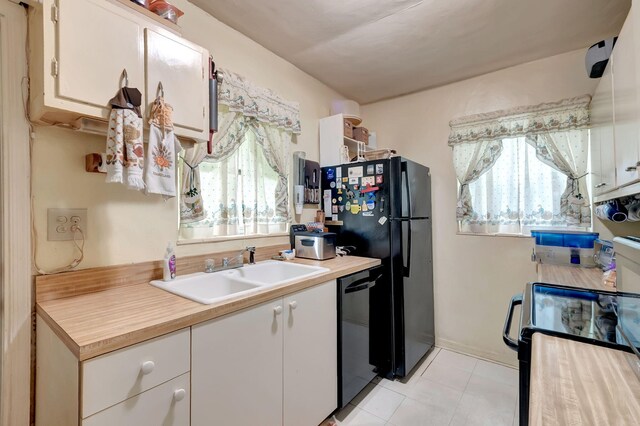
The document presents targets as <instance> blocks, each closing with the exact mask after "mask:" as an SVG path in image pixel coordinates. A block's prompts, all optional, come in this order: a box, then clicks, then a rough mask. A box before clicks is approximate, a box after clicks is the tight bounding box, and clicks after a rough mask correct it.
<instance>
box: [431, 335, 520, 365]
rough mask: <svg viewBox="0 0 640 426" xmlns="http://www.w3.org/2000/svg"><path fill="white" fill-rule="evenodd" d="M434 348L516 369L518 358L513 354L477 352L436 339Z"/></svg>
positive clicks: (473, 349) (469, 347)
mask: <svg viewBox="0 0 640 426" xmlns="http://www.w3.org/2000/svg"><path fill="white" fill-rule="evenodd" d="M436 346H438V347H440V348H443V349H448V350H451V351H453V352H460V353H462V354H465V355H472V356H474V357H476V358H481V359H484V360H486V361H490V362H495V363H497V364H502V365H504V366H506V367H511V368H516V369H517V368H518V356H517V354H516V353H515V352H513V354H508V353H507V354H505V353H501V352H486V351H483V350H479V349H478V348H476V347H473V346H468V345H465V344H464V343H460V342H455V341H453V340H447V339H441V338H438V337H436Z"/></svg>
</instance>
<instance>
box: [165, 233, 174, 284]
mask: <svg viewBox="0 0 640 426" xmlns="http://www.w3.org/2000/svg"><path fill="white" fill-rule="evenodd" d="M175 277H176V253H175V251H174V249H173V243H172V242H171V241H169V244H168V245H167V251H166V253H165V254H164V261H163V268H162V279H163V280H164V281H171V280H172V279H174V278H175Z"/></svg>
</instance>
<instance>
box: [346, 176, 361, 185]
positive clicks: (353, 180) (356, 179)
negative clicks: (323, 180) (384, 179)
mask: <svg viewBox="0 0 640 426" xmlns="http://www.w3.org/2000/svg"><path fill="white" fill-rule="evenodd" d="M359 183H360V178H359V177H350V178H349V185H357V184H359Z"/></svg>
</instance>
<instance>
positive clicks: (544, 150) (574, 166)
mask: <svg viewBox="0 0 640 426" xmlns="http://www.w3.org/2000/svg"><path fill="white" fill-rule="evenodd" d="M590 101H591V97H590V96H589V95H585V96H581V97H577V98H570V99H565V100H562V101H559V102H553V103H546V104H540V105H535V106H527V107H518V108H513V109H511V110H500V111H494V112H490V113H483V114H476V115H472V116H467V117H462V118H459V119H455V120H452V121H451V122H450V123H449V125H450V127H451V133H450V135H449V141H448V144H449V146H450V147H451V148H452V150H453V163H454V169H455V171H456V176H457V178H458V182H459V184H460V192H459V194H458V204H457V209H456V217H457V219H458V221H470V220H474V219H473V218H474V213H475V212H474V207H473V205H472V201H471V193H470V191H469V189H468V185H469V184H470V183H472V182H474V181H476V180H477V179H479V178H480V177H481V176H482V175H483V174H485V173H486V172H487V171H489V170H490V169H491V168H492V167H493V165H494V164H495V163H496V161H497V160H498V159H499V158H500V155H501V153H502V150H503V140H504V139H507V138H518V137H526V138H527V141H528V142H529V143H531V144H533V145H534V146H535V147H536V153H537V155H538V157H539V158H540V159H541V161H545V162H546V163H547V164H549V165H551V164H553V166H552V167H554V168H555V169H556V170H559V171H560V172H562V173H564V174H566V175H567V176H568V177H569V178H570V179H568V183H567V190H566V191H565V192H567V197H565V200H566V202H564V203H565V204H566V208H565V210H564V212H565V214H566V215H568V217H569V218H570V221H571V222H574V221H575V220H578V222H579V223H585V222H586V220H587V217H588V219H589V221H590V216H589V214H588V213H587V212H586V210H587V209H585V208H583V207H584V206H587V205H588V202H586V201H587V200H584V199H582V205H581V207H578V204H577V203H573V202H574V201H575V200H579V199H580V198H579V197H577V195H578V194H580V195H582V197H585V196H586V192H585V193H584V194H582V193H581V192H580V183H579V181H580V179H581V178H582V177H581V176H582V174H581V172H582V171H583V170H584V169H586V160H584V161H583V158H582V157H583V156H584V155H586V152H587V146H588V137H582V138H577V137H568V136H562V135H568V134H571V135H574V134H580V135H583V133H582V132H577V133H572V132H574V131H578V130H584V129H586V128H587V127H588V125H589V109H588V108H589V102H590ZM566 139H570V140H571V142H567V140H566ZM538 147H539V148H538ZM543 158H544V160H543ZM583 164H585V167H583ZM569 186H571V189H569ZM574 188H575V189H574ZM572 197H573V198H572ZM572 204H574V205H573V206H572ZM578 210H579V211H580V213H579V214H578V213H577V211H578ZM476 220H477V217H476Z"/></svg>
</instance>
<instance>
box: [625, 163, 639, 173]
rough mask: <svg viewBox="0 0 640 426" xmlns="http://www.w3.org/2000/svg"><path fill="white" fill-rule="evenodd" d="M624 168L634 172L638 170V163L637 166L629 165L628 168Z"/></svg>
mask: <svg viewBox="0 0 640 426" xmlns="http://www.w3.org/2000/svg"><path fill="white" fill-rule="evenodd" d="M624 170H625V171H627V172H633V171H636V170H638V165H637V164H636V165H635V166H629V167H627V168H626V169H624Z"/></svg>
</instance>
